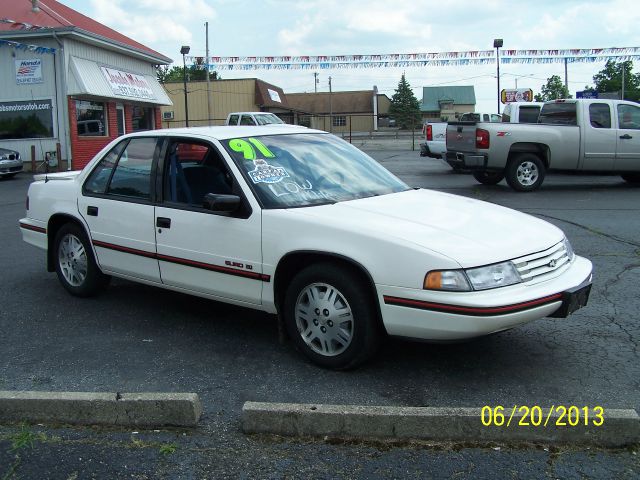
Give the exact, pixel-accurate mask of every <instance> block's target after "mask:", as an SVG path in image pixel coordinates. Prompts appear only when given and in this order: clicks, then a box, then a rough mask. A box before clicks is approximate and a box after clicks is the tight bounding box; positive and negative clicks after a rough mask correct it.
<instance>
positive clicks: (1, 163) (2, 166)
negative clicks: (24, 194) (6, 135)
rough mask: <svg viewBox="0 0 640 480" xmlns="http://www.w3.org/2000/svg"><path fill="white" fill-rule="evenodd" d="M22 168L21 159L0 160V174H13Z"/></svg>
mask: <svg viewBox="0 0 640 480" xmlns="http://www.w3.org/2000/svg"><path fill="white" fill-rule="evenodd" d="M22 168H23V167H22V160H0V176H4V175H15V174H16V173H19V172H21V171H22Z"/></svg>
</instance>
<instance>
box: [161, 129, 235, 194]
mask: <svg viewBox="0 0 640 480" xmlns="http://www.w3.org/2000/svg"><path fill="white" fill-rule="evenodd" d="M167 164H168V165H167V172H166V174H165V177H164V178H165V181H164V198H165V199H167V200H168V201H171V202H175V203H182V204H187V205H191V206H196V207H202V205H203V202H204V196H205V195H206V194H207V193H218V194H231V193H232V191H233V181H232V177H231V174H230V173H229V170H228V169H227V166H226V165H225V163H224V160H223V159H222V157H221V156H220V154H219V153H218V151H217V150H216V149H215V148H214V147H212V146H211V145H209V144H206V143H198V142H193V141H187V140H185V141H176V142H173V143H172V144H171V146H170V147H169V159H168V162H167Z"/></svg>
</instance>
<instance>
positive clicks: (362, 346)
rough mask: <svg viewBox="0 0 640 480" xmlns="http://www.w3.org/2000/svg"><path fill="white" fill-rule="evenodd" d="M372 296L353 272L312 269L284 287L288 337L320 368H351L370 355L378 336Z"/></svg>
mask: <svg viewBox="0 0 640 480" xmlns="http://www.w3.org/2000/svg"><path fill="white" fill-rule="evenodd" d="M372 297H373V296H372V295H371V293H370V290H369V288H368V287H367V285H366V284H365V283H364V282H363V281H362V280H361V279H360V278H359V276H358V275H356V274H355V273H354V272H353V271H352V270H350V269H348V268H343V267H340V266H337V265H333V264H330V263H321V264H320V263H319V264H314V265H311V266H309V267H307V268H305V269H304V270H302V271H300V272H299V273H298V274H297V275H296V276H295V277H294V278H293V280H292V281H291V283H290V284H289V287H288V288H287V292H286V295H285V300H284V312H283V313H284V320H285V324H286V327H287V332H288V334H289V337H290V338H291V339H292V341H293V342H294V344H295V345H296V348H297V349H298V350H300V351H301V352H302V353H303V354H304V355H305V356H306V357H307V358H309V359H310V360H312V361H313V362H314V363H316V364H317V365H320V366H321V367H325V368H332V369H336V370H346V369H349V368H353V367H356V366H357V365H359V364H361V363H363V362H364V361H366V360H367V359H368V358H370V357H371V356H372V355H373V354H374V353H375V351H376V349H377V347H378V345H379V341H380V338H381V328H380V326H379V322H378V320H377V313H376V309H375V306H374V303H373V302H374V299H373V298H372Z"/></svg>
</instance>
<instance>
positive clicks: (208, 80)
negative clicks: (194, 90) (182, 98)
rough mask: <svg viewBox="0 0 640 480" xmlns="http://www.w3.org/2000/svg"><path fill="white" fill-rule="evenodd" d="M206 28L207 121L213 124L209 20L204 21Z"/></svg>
mask: <svg viewBox="0 0 640 480" xmlns="http://www.w3.org/2000/svg"><path fill="white" fill-rule="evenodd" d="M204 28H205V32H206V42H207V54H206V55H207V56H206V61H205V65H206V69H207V123H208V125H209V126H211V117H212V115H211V79H210V78H209V22H204Z"/></svg>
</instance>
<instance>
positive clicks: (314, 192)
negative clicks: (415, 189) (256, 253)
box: [222, 133, 409, 208]
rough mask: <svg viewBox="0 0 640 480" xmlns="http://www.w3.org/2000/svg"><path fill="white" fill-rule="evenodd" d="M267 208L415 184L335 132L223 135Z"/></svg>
mask: <svg viewBox="0 0 640 480" xmlns="http://www.w3.org/2000/svg"><path fill="white" fill-rule="evenodd" d="M222 144H223V145H224V148H225V149H226V150H227V152H228V153H229V155H231V157H232V158H233V160H234V162H235V164H236V165H237V166H238V168H239V169H240V171H241V172H242V175H243V176H244V178H245V180H246V181H247V183H248V184H249V186H250V187H251V189H252V190H253V192H254V194H255V195H256V197H257V198H258V199H259V200H260V202H261V203H262V206H263V207H264V208H291V207H307V206H312V205H322V204H327V203H336V202H342V201H346V200H355V199H358V198H364V197H373V196H378V195H385V194H388V193H396V192H402V191H405V190H409V187H408V186H407V185H406V184H405V183H403V182H402V181H400V180H399V179H398V178H396V177H395V176H394V175H393V174H392V173H391V172H389V171H388V170H387V169H385V168H384V167H382V166H381V165H380V164H379V163H378V162H376V161H375V160H374V159H372V158H371V157H369V156H368V155H366V154H365V153H363V152H361V151H360V150H358V149H357V148H356V147H354V146H353V145H351V144H349V143H347V142H345V141H344V140H341V139H339V138H336V137H334V136H333V135H330V134H319V133H305V134H287V135H261V136H255V137H243V138H232V139H229V140H222Z"/></svg>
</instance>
